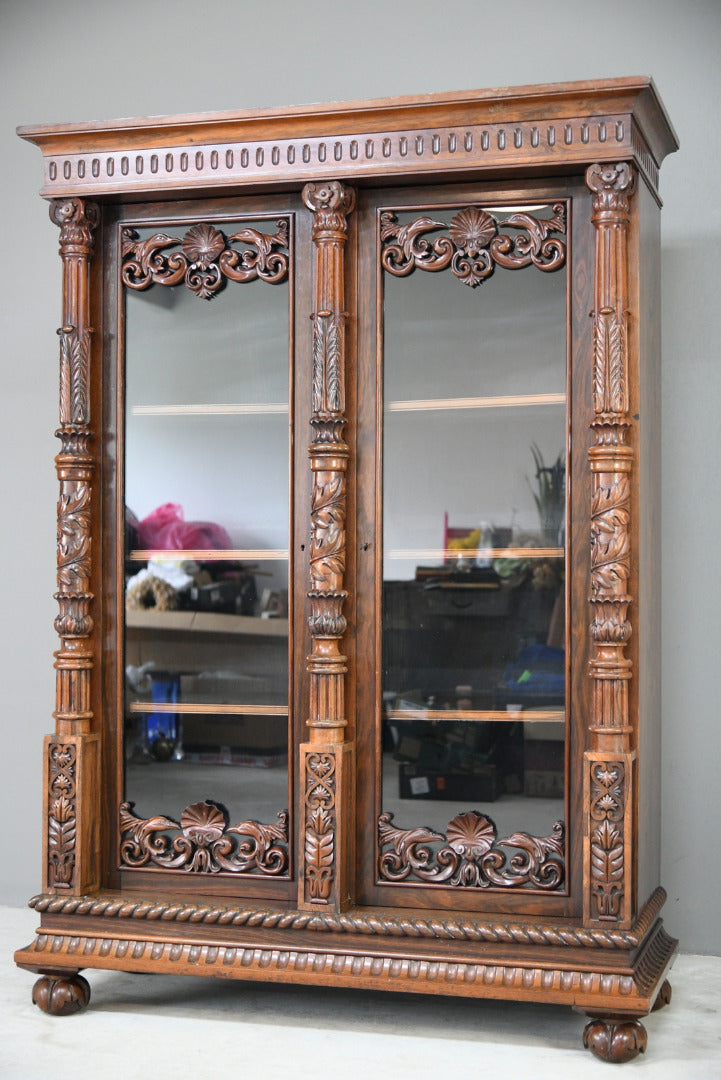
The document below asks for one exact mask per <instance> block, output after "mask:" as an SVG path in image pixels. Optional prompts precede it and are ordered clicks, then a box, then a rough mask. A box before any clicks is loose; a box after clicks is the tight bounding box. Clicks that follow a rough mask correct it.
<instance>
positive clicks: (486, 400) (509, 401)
mask: <svg viewBox="0 0 721 1080" xmlns="http://www.w3.org/2000/svg"><path fill="white" fill-rule="evenodd" d="M565 404H566V395H565V394H502V395H497V396H496V397H462V398H418V399H417V400H414V401H388V402H386V412H435V411H447V410H452V409H509V408H510V409H517V408H524V407H528V406H529V405H565Z"/></svg>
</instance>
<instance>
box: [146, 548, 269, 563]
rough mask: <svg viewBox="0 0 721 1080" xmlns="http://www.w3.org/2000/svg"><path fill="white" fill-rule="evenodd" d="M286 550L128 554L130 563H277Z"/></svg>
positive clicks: (232, 549)
mask: <svg viewBox="0 0 721 1080" xmlns="http://www.w3.org/2000/svg"><path fill="white" fill-rule="evenodd" d="M287 558H288V549H287V548H221V549H216V548H187V549H184V550H182V551H168V550H167V549H163V550H160V549H158V550H156V549H155V548H139V549H136V550H133V551H130V552H129V553H128V559H129V561H130V562H148V561H149V560H150V559H156V560H157V559H165V560H167V561H169V562H185V561H188V560H190V559H192V560H193V561H194V562H231V561H234V562H278V561H283V560H287Z"/></svg>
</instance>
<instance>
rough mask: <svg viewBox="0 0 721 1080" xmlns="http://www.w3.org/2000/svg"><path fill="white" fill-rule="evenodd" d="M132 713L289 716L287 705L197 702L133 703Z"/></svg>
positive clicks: (131, 705)
mask: <svg viewBox="0 0 721 1080" xmlns="http://www.w3.org/2000/svg"><path fill="white" fill-rule="evenodd" d="M130 712H131V713H185V714H187V715H196V716H197V715H206V714H210V713H213V714H215V715H218V716H223V715H224V716H287V715H288V706H287V705H228V704H226V703H224V702H213V703H212V704H206V703H204V702H197V701H192V702H190V701H176V702H169V701H158V702H156V701H131V703H130Z"/></svg>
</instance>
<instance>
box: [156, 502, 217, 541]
mask: <svg viewBox="0 0 721 1080" xmlns="http://www.w3.org/2000/svg"><path fill="white" fill-rule="evenodd" d="M138 542H139V544H140V547H141V548H144V549H146V550H148V549H150V550H153V551H192V550H198V549H201V550H202V549H209V548H212V549H223V548H230V547H232V546H233V545H232V543H231V539H230V537H229V536H228V534H227V532H226V531H225V529H224V528H222V526H220V525H215V524H214V523H213V522H212V521H185V520H184V519H183V508H182V506H180V505H179V504H178V503H164V505H163V506H159V507H158V508H157V509H156V510H153V511H152V513H150V514H148V516H147V517H146V518H143V520H142V521H141V522H140V523H139V524H138Z"/></svg>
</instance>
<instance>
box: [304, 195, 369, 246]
mask: <svg viewBox="0 0 721 1080" xmlns="http://www.w3.org/2000/svg"><path fill="white" fill-rule="evenodd" d="M303 202H304V203H305V205H306V206H307V207H308V209H309V210H311V211H312V212H313V239H314V240H318V239H321V238H322V237H323V234H324V233H337V234H339V235H340V236H342V237H345V236H346V234H347V232H348V215H349V214H351V213H352V212H353V210H354V209H355V202H356V198H355V191H354V190H353V188H350V187H347V186H346V185H345V184H342V183H341V182H340V181H338V180H327V181H325V182H323V183H310V184H306V185H305V187H304V188H303Z"/></svg>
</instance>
